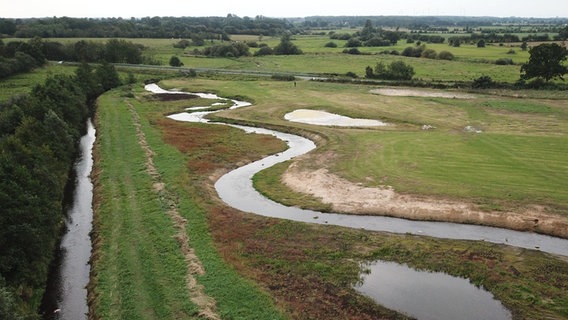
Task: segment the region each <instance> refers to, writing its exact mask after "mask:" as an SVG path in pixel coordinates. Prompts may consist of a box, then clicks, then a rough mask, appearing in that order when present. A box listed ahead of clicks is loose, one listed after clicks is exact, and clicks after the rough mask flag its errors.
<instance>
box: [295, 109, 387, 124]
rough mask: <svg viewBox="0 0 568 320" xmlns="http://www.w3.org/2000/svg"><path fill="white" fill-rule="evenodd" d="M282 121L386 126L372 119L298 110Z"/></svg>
mask: <svg viewBox="0 0 568 320" xmlns="http://www.w3.org/2000/svg"><path fill="white" fill-rule="evenodd" d="M284 119H286V120H288V121H292V122H301V123H307V124H314V125H320V126H340V127H383V126H387V125H388V124H387V123H385V122H382V121H379V120H373V119H356V118H350V117H346V116H342V115H339V114H334V113H329V112H326V111H321V110H309V109H298V110H294V111H292V112H289V113H287V114H286V115H284Z"/></svg>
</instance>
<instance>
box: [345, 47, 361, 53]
mask: <svg viewBox="0 0 568 320" xmlns="http://www.w3.org/2000/svg"><path fill="white" fill-rule="evenodd" d="M343 53H347V54H361V51H359V49H357V48H351V49H345V50H343Z"/></svg>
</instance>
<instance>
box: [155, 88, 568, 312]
mask: <svg viewBox="0 0 568 320" xmlns="http://www.w3.org/2000/svg"><path fill="white" fill-rule="evenodd" d="M146 90H148V91H151V92H154V93H164V92H169V91H165V90H163V89H161V88H160V87H158V86H157V85H155V84H151V85H147V86H146ZM215 99H219V97H217V96H215ZM245 105H248V104H247V103H243V102H238V101H235V105H234V106H233V107H232V108H236V107H238V106H245ZM208 113H211V112H196V113H194V114H191V113H180V114H178V115H172V116H169V117H170V118H172V119H175V120H180V121H190V122H208V121H207V119H204V118H203V117H204V116H205V115H206V114H208ZM234 127H237V128H240V129H242V130H245V131H246V132H253V133H261V134H271V135H274V136H275V137H277V138H279V139H281V140H283V141H285V142H286V143H287V144H288V146H289V148H288V149H287V150H286V151H284V152H281V153H278V154H275V155H272V156H269V157H266V158H264V159H261V160H258V161H255V162H252V163H249V164H248V165H245V166H242V167H240V168H237V169H235V170H233V171H231V172H229V173H227V174H225V175H224V176H222V177H221V178H220V179H219V180H218V181H217V182H216V183H215V189H216V190H217V193H218V195H219V197H220V198H221V199H222V200H223V201H224V202H225V203H226V204H227V205H229V206H231V207H234V208H236V209H238V210H241V211H244V212H250V213H254V214H257V215H262V216H266V217H273V218H281V219H288V220H293V221H300V222H308V223H317V224H332V225H338V226H343V227H349V228H356V229H366V230H373V231H386V232H392V233H411V234H420V235H425V236H432V237H437V238H443V239H457V240H482V241H488V242H492V243H499V244H507V245H511V246H516V247H520V248H528V249H534V248H539V250H541V251H545V252H549V253H554V254H560V255H564V256H568V240H565V239H561V238H555V237H550V236H546V235H540V234H536V233H530V232H519V231H513V230H508V229H501V228H494V227H484V226H476V225H465V224H456V223H445V222H428V221H411V220H405V219H399V218H391V217H382V216H354V215H345V214H335V213H321V212H317V211H312V210H305V209H300V208H296V207H286V206H284V205H282V204H280V203H277V202H274V201H272V200H270V199H268V198H266V197H264V196H262V195H261V194H260V193H259V192H258V191H256V189H254V187H253V184H252V177H253V176H254V175H255V174H256V173H257V172H259V171H261V170H264V169H266V168H268V167H270V166H272V165H275V164H277V163H280V162H284V161H287V160H290V159H292V158H294V157H296V156H299V155H302V154H305V153H307V152H309V151H311V150H313V149H315V147H316V146H315V144H314V143H313V142H312V141H311V140H308V139H305V138H303V137H300V136H296V135H292V134H287V133H282V132H278V131H273V130H268V129H262V128H253V127H245V126H234ZM375 269H380V270H379V271H378V272H377V270H375ZM409 270H412V269H409V268H408V267H405V266H403V265H398V264H394V263H392V264H388V263H387V265H386V267H385V265H384V264H382V263H379V262H377V263H376V264H373V265H371V267H370V271H371V272H370V274H368V275H366V276H365V279H366V280H365V281H364V283H363V285H362V286H360V287H359V289H358V290H360V291H361V292H363V293H365V294H366V295H369V296H370V297H372V298H373V299H375V300H376V301H377V302H379V303H380V304H384V305H386V303H387V302H386V300H388V298H387V297H384V296H382V295H381V290H383V291H385V290H384V289H387V290H386V291H393V290H391V287H392V286H395V284H391V283H389V284H386V285H384V284H385V283H386V282H382V281H383V280H382V277H386V278H388V279H389V281H390V280H394V279H397V281H396V282H397V283H398V285H400V286H401V288H404V287H405V283H406V284H408V283H410V284H411V288H413V290H414V291H416V292H421V293H418V294H417V295H413V296H411V295H409V297H407V298H405V300H404V303H402V304H401V306H400V309H396V308H395V306H391V308H393V309H396V310H399V311H400V312H404V313H408V314H414V311H413V308H414V306H416V305H424V306H425V307H424V308H430V307H429V306H428V307H426V305H427V304H426V303H423V302H420V301H421V300H422V298H423V297H421V298H420V299H419V297H418V296H420V295H422V296H424V297H426V298H427V299H430V298H432V299H433V298H434V297H444V299H452V297H454V296H459V297H462V299H459V301H454V300H446V301H447V302H440V303H439V304H437V307H438V308H440V309H445V310H446V311H443V313H440V312H442V311H441V310H438V313H432V314H434V317H428V316H427V314H430V313H429V311H423V312H422V313H420V315H416V317H418V318H419V319H442V320H443V319H471V318H464V316H455V317H454V316H453V315H452V314H453V313H452V311H451V310H456V309H460V310H467V308H468V307H469V305H474V304H475V310H476V311H475V312H477V314H476V313H472V314H474V315H475V319H484V317H481V316H479V315H480V314H483V312H484V310H491V312H496V313H495V314H496V315H497V316H494V315H493V314H491V315H490V316H489V317H485V319H510V318H511V315H510V313H509V312H508V311H507V310H506V309H504V308H503V307H502V306H501V304H500V303H499V302H498V301H496V300H494V299H493V297H492V296H491V295H490V294H488V293H487V292H485V291H484V290H480V289H477V288H475V286H473V285H471V284H470V283H469V282H468V281H467V280H466V279H459V278H454V277H451V276H447V275H443V274H439V273H430V272H417V271H412V272H410V271H409ZM385 271H386V273H385ZM411 273H412V274H416V275H415V276H414V278H412V277H411V276H410V274H411ZM376 277H377V279H375V278H376ZM428 278H431V279H434V280H432V281H429V283H430V284H428V281H427V280H426V279H428ZM409 279H415V280H409ZM455 279H457V280H455ZM385 281H386V280H385ZM460 282H465V283H463V284H458V283H460ZM434 283H436V284H437V287H436V286H433V284H434ZM444 286H446V287H447V288H451V291H448V290H449V289H445V288H444ZM472 288H473V289H475V290H473V291H476V290H478V291H481V292H477V293H475V294H473V295H470V293H468V292H469V291H472ZM400 290H401V291H399V293H398V295H399V298H398V299H399V300H402V299H401V298H400V296H401V295H406V294H407V293H408V291H411V290H407V292H406V293H404V292H403V291H404V290H406V289H400ZM444 291H445V292H446V293H444ZM457 292H462V293H463V294H462V295H460V294H458V293H457ZM391 293H393V294H396V293H394V292H391ZM485 295H488V296H487V297H485V298H481V297H482V296H485ZM476 297H479V298H476ZM489 297H490V298H491V299H489ZM382 299H385V301H383V300H382ZM415 299H416V300H415ZM471 299H475V301H479V303H475V302H474V301H472V300H471ZM395 300H396V299H395ZM456 300H457V299H456ZM442 301H443V300H442ZM448 301H452V303H448ZM496 303H497V305H496ZM499 306H500V307H499ZM501 309H503V310H501ZM424 310H426V309H424ZM497 310H501V311H497ZM446 312H447V313H446ZM438 314H442V315H441V316H440V317H441V318H440V317H439V316H438ZM443 314H446V315H447V316H445V318H444V317H443ZM500 314H502V315H503V316H502V317H501V316H500Z"/></svg>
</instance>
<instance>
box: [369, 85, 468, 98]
mask: <svg viewBox="0 0 568 320" xmlns="http://www.w3.org/2000/svg"><path fill="white" fill-rule="evenodd" d="M371 93H373V94H379V95H383V96H395V97H429V98H449V99H474V98H475V96H474V95H472V94H467V93H461V92H452V91H430V90H416V89H406V88H380V89H373V90H371Z"/></svg>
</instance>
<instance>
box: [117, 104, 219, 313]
mask: <svg viewBox="0 0 568 320" xmlns="http://www.w3.org/2000/svg"><path fill="white" fill-rule="evenodd" d="M128 107H129V109H130V112H131V114H132V118H133V120H134V126H135V127H136V136H137V138H138V143H139V144H140V146H141V147H142V149H143V150H144V153H145V155H146V171H147V172H148V174H149V175H150V176H151V177H152V179H153V180H154V183H153V188H154V192H156V193H157V194H158V195H159V196H160V199H162V201H164V202H165V203H167V205H168V206H169V210H168V211H167V214H168V215H169V216H170V218H171V219H172V223H173V225H174V227H175V229H176V230H177V233H176V234H175V235H174V238H175V239H176V241H177V242H178V244H179V246H180V250H181V252H182V254H183V256H184V258H185V262H186V264H187V274H186V285H187V288H188V290H189V293H190V297H191V301H192V302H193V303H195V305H197V306H198V308H199V310H200V311H199V315H200V316H201V317H204V318H205V319H212V320H216V319H221V317H220V316H219V315H218V314H217V312H216V302H215V299H213V298H211V297H210V296H208V295H207V294H206V293H205V288H204V287H203V285H201V284H199V283H198V282H197V280H196V279H195V275H203V274H205V269H204V268H203V265H202V264H201V261H200V260H199V258H198V257H197V255H196V254H195V251H194V250H193V248H192V247H191V246H190V245H189V243H190V242H189V237H188V235H187V231H186V227H185V226H186V224H187V220H186V219H185V218H184V217H182V216H181V214H180V213H179V211H178V207H177V200H176V196H175V195H174V194H172V193H171V192H169V191H168V189H167V186H166V184H165V183H164V182H162V177H161V175H160V173H159V172H158V170H157V169H156V166H155V165H154V152H153V151H152V149H151V148H150V146H149V145H148V142H147V141H146V137H145V135H144V132H142V127H141V124H140V118H139V116H138V113H137V112H136V110H135V109H134V107H133V106H132V105H131V104H129V105H128Z"/></svg>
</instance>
